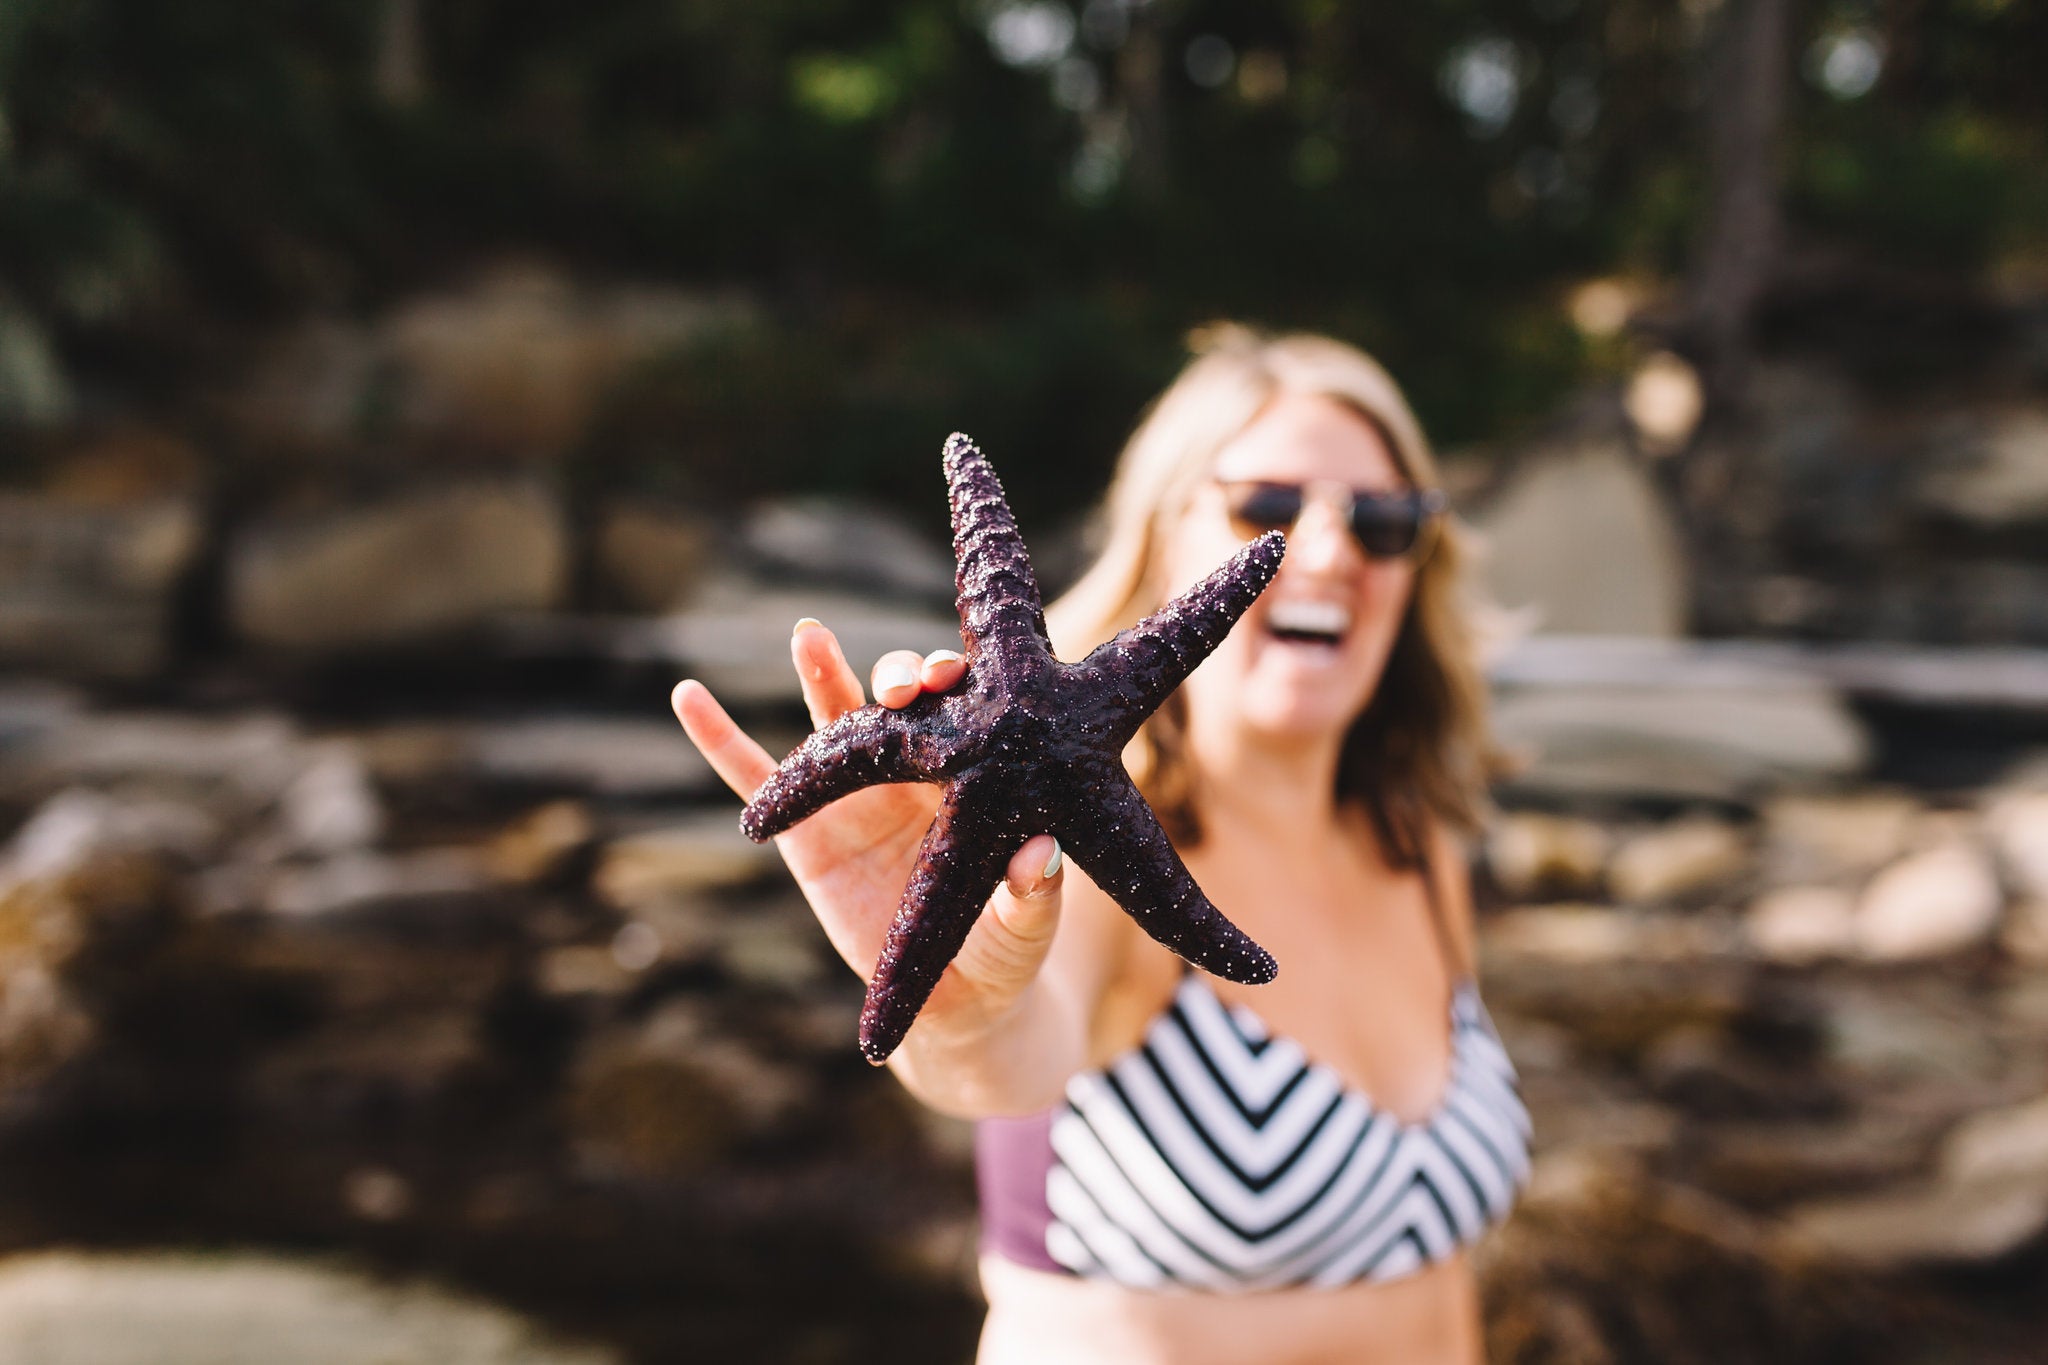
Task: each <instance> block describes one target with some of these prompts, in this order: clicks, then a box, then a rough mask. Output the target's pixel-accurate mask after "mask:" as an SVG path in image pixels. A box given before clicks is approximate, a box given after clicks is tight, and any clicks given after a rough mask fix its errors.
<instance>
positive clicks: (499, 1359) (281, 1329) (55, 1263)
mask: <svg viewBox="0 0 2048 1365" xmlns="http://www.w3.org/2000/svg"><path fill="white" fill-rule="evenodd" d="M0 1359H6V1360H19V1361H30V1360H33V1361H36V1362H38V1365H135V1362H140V1361H145V1360H146V1361H149V1362H151V1365H274V1363H275V1362H278V1361H287V1360H288V1361H291V1362H293V1365H617V1358H616V1357H615V1356H613V1355H612V1354H611V1353H610V1352H608V1351H603V1350H599V1349H597V1348H595V1347H588V1346H577V1345H571V1344H567V1343H564V1342H561V1341H559V1340H557V1339H554V1338H553V1337H552V1335H551V1334H550V1333H547V1332H545V1331H543V1330H542V1329H541V1328H540V1327H539V1326H537V1325H536V1324H534V1323H531V1322H528V1321H526V1320H524V1319H522V1318H519V1317H517V1316H515V1315H513V1314H512V1313H509V1312H507V1311H505V1310H504V1309H502V1308H497V1307H493V1306H491V1305H489V1304H486V1303H483V1302H481V1301H479V1300H476V1299H472V1298H469V1297H466V1296H463V1295H458V1294H454V1293H450V1292H449V1291H447V1290H443V1289H436V1288H429V1287H427V1286H424V1285H418V1284H413V1285H394V1284H393V1283H391V1282H390V1281H388V1280H385V1279H382V1278H376V1277H372V1276H369V1275H366V1274H359V1273H356V1272H353V1271H349V1270H345V1269H341V1268H338V1267H336V1266H333V1265H328V1264H310V1263H304V1262H297V1261H291V1260H286V1259H283V1258H279V1257H272V1256H259V1255H253V1254H235V1255H221V1254H211V1253H209V1254H200V1253H194V1252H154V1253H146V1254H129V1255H105V1254H90V1255H88V1254H81V1253H76V1252H44V1253H39V1254H34V1255H24V1256H13V1257H10V1258H8V1259H7V1260H5V1261H0Z"/></svg>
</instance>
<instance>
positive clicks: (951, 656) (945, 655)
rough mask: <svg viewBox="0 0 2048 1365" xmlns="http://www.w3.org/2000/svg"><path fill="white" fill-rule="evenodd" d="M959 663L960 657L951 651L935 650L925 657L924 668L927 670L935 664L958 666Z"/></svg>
mask: <svg viewBox="0 0 2048 1365" xmlns="http://www.w3.org/2000/svg"><path fill="white" fill-rule="evenodd" d="M959 662H960V656H959V655H958V654H955V653H954V652H953V651H952V650H950V649H935V650H933V651H932V652H931V653H929V654H927V655H925V656H924V666H925V667H926V668H930V667H931V666H932V665H933V664H957V663H959Z"/></svg>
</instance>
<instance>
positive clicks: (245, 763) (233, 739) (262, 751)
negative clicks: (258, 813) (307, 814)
mask: <svg viewBox="0 0 2048 1365" xmlns="http://www.w3.org/2000/svg"><path fill="white" fill-rule="evenodd" d="M306 760H307V750H306V747H305V744H304V741H303V740H302V739H301V738H300V736H299V733H298V731H297V729H296V728H295V727H294V726H293V725H292V723H291V722H290V721H289V720H287V719H285V718H284V717H282V716H273V715H263V714H257V715H243V716H229V717H223V718H214V717H202V716H179V715H164V714H155V713H150V712H130V713H97V714H85V715H81V716H79V717H77V719H76V721H75V723H72V724H67V725H63V726H60V727H58V728H56V729H54V730H52V731H51V732H49V733H48V734H47V735H45V736H43V737H42V738H41V740H40V741H39V742H37V743H35V744H33V745H32V746H31V747H30V748H29V750H28V752H27V753H26V754H24V755H23V757H22V766H23V767H24V768H26V769H27V770H28V771H29V772H30V774H31V775H32V777H33V779H34V780H35V781H39V782H63V783H79V782H95V783H104V782H113V781H121V780H125V779H131V778H136V779H146V780H151V781H163V780H168V781H171V782H178V783H191V784H194V785H200V786H208V787H220V788H224V789H227V790H229V791H233V792H238V793H240V794H242V795H244V796H247V797H251V798H255V799H258V800H266V801H267V800H270V799H273V798H275V797H276V796H278V795H279V794H280V793H281V792H283V790H284V788H285V787H286V785H287V784H289V783H290V782H291V780H292V779H293V778H294V777H296V776H298V774H299V772H300V771H301V769H302V768H303V767H304V766H305V763H306Z"/></svg>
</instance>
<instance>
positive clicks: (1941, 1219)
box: [1786, 1183, 2048, 1270]
mask: <svg viewBox="0 0 2048 1365" xmlns="http://www.w3.org/2000/svg"><path fill="white" fill-rule="evenodd" d="M2044 1230H2048V1186H2044V1187H2041V1188H2015V1187H2012V1186H2009V1185H2006V1184H2003V1183H1989V1184H1973V1185H1947V1184H1941V1185H1930V1186H1922V1187H1916V1188H1908V1189H1904V1190H1887V1191H1884V1192H1883V1193H1880V1194H1872V1195H1863V1196H1857V1197H1853V1198H1844V1199H1833V1200H1823V1201H1818V1202H1815V1203H1812V1204H1807V1205H1803V1206H1801V1207H1800V1208H1797V1209H1795V1210H1793V1211H1792V1213H1791V1214H1790V1215H1788V1217H1787V1219H1786V1233H1787V1235H1788V1237H1789V1238H1790V1239H1792V1241H1793V1244H1794V1245H1795V1246H1805V1247H1812V1248H1816V1249H1818V1250H1820V1251H1821V1252H1823V1253H1824V1254H1827V1255H1830V1256H1833V1257H1835V1258H1837V1259H1839V1260H1842V1261H1847V1262H1852V1263H1854V1264H1858V1265H1862V1266H1867V1267H1870V1268H1873V1269H1881V1270H1896V1269H1900V1268H1903V1267H1907V1266H1912V1265H1919V1264H1929V1263H1933V1264H1964V1265H1982V1264H1990V1263H1994V1262H1997V1261H1999V1260H2001V1259H2003V1258H2004V1257H2005V1256H2007V1255H2009V1254H2011V1253H2012V1252H2014V1251H2017V1250H2019V1249H2020V1248H2021V1247H2024V1246H2026V1245H2027V1244H2028V1243H2030V1242H2032V1241H2033V1240H2034V1238H2036V1237H2038V1236H2039V1235H2040V1234H2041V1233H2042V1232H2043V1231H2044Z"/></svg>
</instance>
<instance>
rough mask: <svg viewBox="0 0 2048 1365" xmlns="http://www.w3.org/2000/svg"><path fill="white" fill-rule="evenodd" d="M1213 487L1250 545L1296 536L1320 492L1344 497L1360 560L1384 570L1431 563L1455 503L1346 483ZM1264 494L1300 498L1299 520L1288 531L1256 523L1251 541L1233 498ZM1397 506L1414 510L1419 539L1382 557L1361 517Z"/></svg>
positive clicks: (1435, 495) (1413, 491)
mask: <svg viewBox="0 0 2048 1365" xmlns="http://www.w3.org/2000/svg"><path fill="white" fill-rule="evenodd" d="M1210 482H1211V483H1213V484H1215V485H1216V487H1218V488H1220V489H1222V490H1223V497H1224V515H1225V516H1226V517H1228V518H1229V519H1230V523H1231V529H1232V530H1233V531H1235V532H1237V534H1238V535H1239V536H1240V537H1242V538H1243V539H1245V540H1247V541H1249V540H1253V539H1255V538H1257V536H1258V535H1259V534H1260V533H1261V532H1262V531H1265V530H1268V529H1271V530H1280V531H1286V532H1288V533H1290V534H1291V533H1292V532H1293V530H1294V528H1295V527H1296V526H1297V525H1299V524H1300V522H1301V514H1302V513H1303V512H1305V511H1307V510H1308V505H1309V502H1310V501H1311V499H1312V497H1313V495H1314V494H1315V493H1316V491H1317V490H1324V491H1335V492H1337V493H1338V494H1339V495H1340V498H1341V501H1342V504H1343V506H1342V511H1343V514H1344V525H1345V527H1346V528H1347V529H1348V530H1349V531H1350V532H1351V540H1352V543H1353V544H1355V545H1356V546H1357V547H1358V551H1359V553H1360V554H1362V555H1364V556H1365V557H1366V558H1367V559H1370V560H1372V561H1374V562H1375V563H1381V564H1394V563H1400V562H1402V561H1407V562H1410V563H1414V564H1420V563H1421V562H1423V561H1424V560H1425V559H1427V558H1428V557H1429V554H1430V551H1432V550H1434V549H1435V548H1436V535H1437V528H1438V527H1439V526H1440V525H1441V524H1442V522H1443V515H1444V513H1445V512H1447V511H1449V510H1450V499H1448V498H1446V497H1445V496H1444V493H1443V490H1442V489H1440V488H1404V489H1401V490H1400V491H1399V492H1389V491H1383V490H1380V489H1357V488H1347V487H1345V486H1344V485H1343V484H1341V483H1321V482H1314V481H1309V482H1296V481H1293V480H1289V479H1212V480H1210ZM1259 488H1272V489H1282V490H1286V491H1288V492H1291V493H1292V494H1294V496H1295V497H1296V499H1298V501H1297V502H1296V504H1295V508H1294V515H1293V516H1292V517H1291V518H1289V519H1288V522H1287V524H1286V525H1285V526H1269V525H1267V524H1265V523H1251V527H1252V530H1251V534H1249V535H1246V534H1245V524H1244V522H1243V517H1242V513H1241V512H1240V511H1239V510H1238V508H1237V506H1236V504H1235V502H1234V500H1233V498H1232V490H1233V489H1259ZM1396 503H1399V504H1404V505H1406V506H1408V507H1412V508H1413V509H1414V512H1415V538H1414V539H1413V540H1411V541H1410V542H1409V543H1408V548H1407V549H1405V550H1403V551H1401V552H1400V553H1399V554H1391V555H1387V554H1380V553H1378V552H1376V551H1375V550H1373V548H1372V547H1371V546H1370V545H1368V544H1367V543H1366V534H1367V533H1366V530H1365V528H1363V527H1361V526H1360V524H1359V519H1358V512H1359V509H1360V508H1361V507H1371V506H1375V505H1377V506H1381V507H1385V506H1389V505H1392V504H1396Z"/></svg>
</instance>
